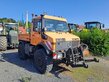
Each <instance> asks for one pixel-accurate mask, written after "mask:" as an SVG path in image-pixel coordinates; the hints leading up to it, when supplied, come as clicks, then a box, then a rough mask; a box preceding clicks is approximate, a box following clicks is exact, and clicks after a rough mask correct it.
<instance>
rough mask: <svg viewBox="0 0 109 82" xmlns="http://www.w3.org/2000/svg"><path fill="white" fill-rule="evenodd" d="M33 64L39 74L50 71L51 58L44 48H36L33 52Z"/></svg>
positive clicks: (51, 66) (51, 65)
mask: <svg viewBox="0 0 109 82" xmlns="http://www.w3.org/2000/svg"><path fill="white" fill-rule="evenodd" d="M34 65H35V67H36V69H37V70H38V71H39V72H40V73H41V74H44V73H46V72H50V71H51V70H52V68H53V62H52V58H51V57H48V56H47V54H46V52H45V51H44V49H39V50H36V52H35V53H34Z"/></svg>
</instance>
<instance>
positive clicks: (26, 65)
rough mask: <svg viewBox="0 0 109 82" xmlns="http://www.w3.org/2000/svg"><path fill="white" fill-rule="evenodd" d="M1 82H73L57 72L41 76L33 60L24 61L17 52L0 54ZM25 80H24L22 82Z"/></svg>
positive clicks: (9, 51)
mask: <svg viewBox="0 0 109 82" xmlns="http://www.w3.org/2000/svg"><path fill="white" fill-rule="evenodd" d="M0 55H2V56H3V58H1V57H0V82H23V80H24V79H26V80H27V81H26V82H73V80H72V78H71V77H69V76H67V75H63V74H61V72H62V70H63V71H64V69H63V68H60V70H61V71H59V69H58V70H55V72H52V73H46V74H44V75H41V74H39V73H38V71H37V70H36V69H35V68H34V65H33V61H32V59H28V60H26V61H22V60H20V59H19V57H18V53H17V50H8V51H5V52H0ZM22 79H23V80H22Z"/></svg>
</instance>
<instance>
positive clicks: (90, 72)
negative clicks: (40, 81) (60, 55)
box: [64, 63, 109, 82]
mask: <svg viewBox="0 0 109 82" xmlns="http://www.w3.org/2000/svg"><path fill="white" fill-rule="evenodd" d="M108 69H109V68H106V69H105V66H104V65H102V64H101V63H93V64H92V65H89V68H88V69H86V68H83V67H79V68H70V72H68V71H67V72H64V74H66V75H68V76H70V77H72V79H73V80H74V81H75V82H108V81H109V70H108Z"/></svg>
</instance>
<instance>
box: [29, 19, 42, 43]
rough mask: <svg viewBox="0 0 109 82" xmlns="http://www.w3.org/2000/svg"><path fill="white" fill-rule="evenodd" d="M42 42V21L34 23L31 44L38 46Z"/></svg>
mask: <svg viewBox="0 0 109 82" xmlns="http://www.w3.org/2000/svg"><path fill="white" fill-rule="evenodd" d="M41 41H42V38H41V20H36V21H33V31H32V32H31V41H30V42H31V44H32V45H37V44H39V43H40V42H41Z"/></svg>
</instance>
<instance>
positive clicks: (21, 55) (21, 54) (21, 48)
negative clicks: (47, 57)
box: [18, 42, 27, 60]
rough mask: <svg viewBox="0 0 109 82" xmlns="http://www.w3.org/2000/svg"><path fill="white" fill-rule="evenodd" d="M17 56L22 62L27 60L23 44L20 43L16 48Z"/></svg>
mask: <svg viewBox="0 0 109 82" xmlns="http://www.w3.org/2000/svg"><path fill="white" fill-rule="evenodd" d="M18 55H19V58H20V59H22V60H26V59H27V55H26V54H25V42H20V43H19V46H18Z"/></svg>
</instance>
